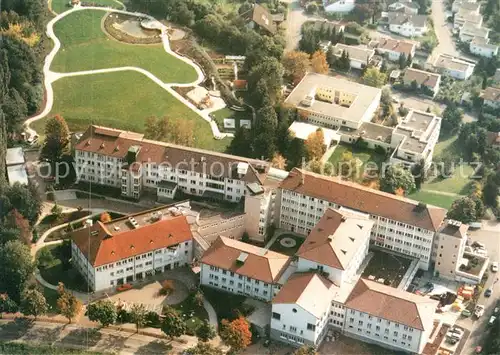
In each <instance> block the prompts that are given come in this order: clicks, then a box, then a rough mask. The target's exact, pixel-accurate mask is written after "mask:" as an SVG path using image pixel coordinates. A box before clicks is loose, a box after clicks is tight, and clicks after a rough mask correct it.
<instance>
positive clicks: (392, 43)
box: [377, 38, 415, 58]
mask: <svg viewBox="0 0 500 355" xmlns="http://www.w3.org/2000/svg"><path fill="white" fill-rule="evenodd" d="M377 48H378V49H381V50H386V51H393V52H397V53H404V54H405V55H406V57H407V58H408V56H409V55H410V54H412V53H413V51H414V48H415V44H414V43H412V42H407V41H399V40H396V39H392V38H381V39H380V40H379V42H378V47H377Z"/></svg>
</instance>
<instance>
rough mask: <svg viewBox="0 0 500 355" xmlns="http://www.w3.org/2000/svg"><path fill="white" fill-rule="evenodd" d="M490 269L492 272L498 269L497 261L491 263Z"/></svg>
mask: <svg viewBox="0 0 500 355" xmlns="http://www.w3.org/2000/svg"><path fill="white" fill-rule="evenodd" d="M491 271H493V272H497V271H498V261H494V262H492V263H491Z"/></svg>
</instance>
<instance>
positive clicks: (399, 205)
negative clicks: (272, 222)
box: [278, 168, 446, 270]
mask: <svg viewBox="0 0 500 355" xmlns="http://www.w3.org/2000/svg"><path fill="white" fill-rule="evenodd" d="M279 198H280V210H279V218H278V220H279V224H278V225H279V227H280V228H283V229H286V230H290V231H293V232H296V233H299V234H303V235H308V234H310V233H311V232H312V230H313V228H314V226H315V225H316V224H317V223H318V221H319V220H320V219H321V217H322V216H323V214H324V213H325V211H326V210H327V209H328V208H333V209H340V208H341V207H343V208H345V209H348V210H353V211H357V212H361V213H365V214H367V215H368V216H369V218H370V219H371V220H372V221H373V222H374V224H373V227H372V229H371V243H373V244H375V245H377V246H379V247H383V248H386V249H389V250H393V251H395V252H399V253H402V254H406V255H410V256H413V257H417V258H419V260H420V261H419V267H420V268H421V269H424V270H427V269H428V268H429V265H430V261H431V252H432V243H433V240H434V236H435V233H436V232H437V231H438V228H439V227H440V225H441V223H442V222H443V220H444V217H445V215H446V210H444V209H441V208H438V207H434V206H428V205H425V204H422V203H418V202H416V201H413V200H410V199H407V198H403V197H399V196H395V195H392V194H389V193H385V192H382V191H377V190H373V189H369V188H366V187H364V186H361V185H358V184H354V183H350V182H346V181H342V180H341V179H339V178H337V177H328V176H324V175H319V174H315V173H312V172H308V171H305V170H301V169H297V168H295V169H293V170H292V171H291V172H290V174H289V175H288V177H287V178H286V179H285V180H284V181H283V182H282V183H281V185H280V197H279Z"/></svg>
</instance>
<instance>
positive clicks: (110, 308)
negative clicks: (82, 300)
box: [87, 300, 117, 327]
mask: <svg viewBox="0 0 500 355" xmlns="http://www.w3.org/2000/svg"><path fill="white" fill-rule="evenodd" d="M87 316H88V317H89V319H90V320H91V321H93V322H99V323H101V325H102V326H103V327H107V326H108V325H111V324H114V323H115V322H116V318H117V311H116V307H115V305H114V304H113V302H111V301H109V300H100V301H97V302H94V303H91V304H90V305H89V306H88V307H87Z"/></svg>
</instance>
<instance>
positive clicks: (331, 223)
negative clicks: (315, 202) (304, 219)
mask: <svg viewBox="0 0 500 355" xmlns="http://www.w3.org/2000/svg"><path fill="white" fill-rule="evenodd" d="M372 226H373V221H371V220H369V219H367V218H362V217H353V216H349V215H344V214H342V213H340V212H337V211H335V210H333V209H327V210H326V212H325V214H324V215H323V217H321V219H320V220H319V222H318V223H317V224H316V226H314V229H313V230H312V231H311V233H309V235H308V236H307V238H306V240H305V241H304V243H303V244H302V245H301V246H300V248H299V250H298V251H297V254H296V255H297V256H298V257H300V258H303V259H307V260H310V261H314V262H316V263H318V264H322V265H327V266H330V267H333V268H335V269H340V270H345V269H346V268H347V266H348V265H349V262H350V261H351V259H352V258H353V256H354V254H355V253H356V252H357V251H358V249H359V248H360V246H361V245H362V244H363V243H364V242H366V241H367V240H368V239H369V238H370V231H371V229H372Z"/></svg>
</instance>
